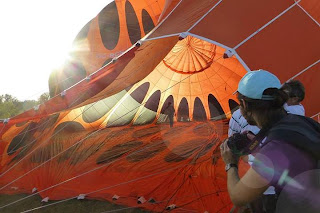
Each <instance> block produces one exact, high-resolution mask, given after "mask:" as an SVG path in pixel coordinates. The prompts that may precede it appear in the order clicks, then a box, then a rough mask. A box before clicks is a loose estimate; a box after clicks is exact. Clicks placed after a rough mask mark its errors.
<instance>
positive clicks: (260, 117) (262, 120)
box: [254, 110, 287, 129]
mask: <svg viewBox="0 0 320 213" xmlns="http://www.w3.org/2000/svg"><path fill="white" fill-rule="evenodd" d="M286 115H287V113H286V112H285V111H284V110H279V111H278V112H274V113H260V114H255V115H254V119H255V121H256V123H257V126H258V127H259V128H260V129H262V128H270V127H271V126H272V125H273V124H275V123H277V122H278V121H279V120H281V119H282V118H283V117H285V116H286Z"/></svg>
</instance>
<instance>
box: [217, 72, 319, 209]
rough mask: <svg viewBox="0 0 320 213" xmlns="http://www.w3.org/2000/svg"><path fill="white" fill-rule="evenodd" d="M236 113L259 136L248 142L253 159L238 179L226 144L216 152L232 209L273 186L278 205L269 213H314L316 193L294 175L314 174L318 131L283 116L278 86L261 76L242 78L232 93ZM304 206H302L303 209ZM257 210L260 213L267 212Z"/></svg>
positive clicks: (299, 118) (305, 122)
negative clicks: (238, 106)
mask: <svg viewBox="0 0 320 213" xmlns="http://www.w3.org/2000/svg"><path fill="white" fill-rule="evenodd" d="M237 97H238V100H239V102H240V111H241V114H242V115H243V116H244V118H245V119H246V120H247V122H248V123H249V124H250V125H256V126H258V127H259V128H260V129H261V130H260V132H259V133H258V134H257V135H256V136H254V135H250V134H249V133H248V134H247V135H246V138H248V139H249V140H248V141H250V142H249V145H248V146H247V148H248V150H249V151H248V153H252V154H253V155H254V156H255V159H254V162H253V165H252V167H251V168H250V169H249V170H248V171H247V173H246V174H245V175H244V176H243V177H242V178H241V179H240V178H239V175H238V166H237V165H238V156H237V155H236V154H235V152H233V150H232V149H231V148H230V147H229V146H230V143H228V142H229V140H230V139H227V140H226V141H224V142H223V143H222V144H221V146H220V149H221V156H222V159H223V161H224V162H225V164H226V168H225V170H226V172H227V184H228V192H229V196H230V198H231V201H232V202H233V204H234V205H236V206H243V205H246V204H247V203H250V202H252V201H254V200H256V199H258V198H260V196H261V195H262V194H263V192H265V190H266V189H267V188H268V187H269V186H274V187H275V190H276V193H277V196H278V201H277V207H276V210H271V211H272V212H293V213H294V212H304V213H311V212H320V197H319V196H317V194H318V195H319V194H320V189H319V188H316V187H315V185H314V184H313V182H312V181H310V180H313V179H312V178H311V175H307V176H306V178H304V179H303V180H306V181H301V179H299V177H300V176H299V175H301V174H302V175H305V173H306V172H308V171H313V170H314V169H316V168H317V166H318V165H317V160H319V159H320V152H319V150H320V125H319V124H318V123H317V122H315V121H313V120H312V119H310V118H306V117H304V116H297V115H293V114H287V112H286V111H285V110H284V108H283V105H284V103H286V101H287V99H288V95H287V94H286V93H285V91H283V90H282V89H281V83H280V80H279V79H278V78H277V77H276V76H275V75H273V74H272V73H270V72H268V71H265V70H258V71H251V72H248V73H247V74H246V75H244V76H243V78H242V79H241V80H240V82H239V85H238V90H237ZM317 190H318V191H317ZM306 204H307V205H306ZM271 211H267V210H266V209H263V210H262V212H271Z"/></svg>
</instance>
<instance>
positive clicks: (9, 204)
mask: <svg viewBox="0 0 320 213" xmlns="http://www.w3.org/2000/svg"><path fill="white" fill-rule="evenodd" d="M144 149H145V148H144ZM144 149H141V150H137V151H135V152H132V153H131V154H129V155H128V156H130V155H132V154H136V153H138V152H141V151H143V150H144ZM124 157H126V156H125V155H124V156H123V157H121V158H118V159H116V160H114V161H112V162H110V163H107V164H104V165H102V166H100V167H97V168H95V169H92V170H90V171H87V172H85V173H82V174H80V175H78V176H75V177H72V178H70V179H67V180H65V181H63V182H60V183H58V184H55V185H52V186H50V187H48V188H46V189H43V190H41V191H38V192H36V193H34V194H31V195H28V196H26V197H24V198H20V199H18V200H15V201H13V202H11V203H8V204H6V205H4V206H1V207H0V209H3V208H5V207H8V206H11V205H12V204H15V203H18V202H20V201H22V200H25V199H28V198H30V197H33V196H34V195H36V194H40V193H41V192H44V191H47V190H49V189H51V188H54V187H56V186H58V185H61V184H63V183H66V182H69V181H70V180H73V179H76V178H77V177H80V176H82V175H85V174H88V173H90V172H92V171H95V170H98V169H100V168H102V167H105V166H107V165H110V164H112V163H114V162H116V161H118V160H120V159H123V158H124ZM209 159H210V158H209ZM207 160H208V159H205V160H203V161H200V162H198V163H202V162H205V161H207ZM184 166H186V165H180V166H177V167H174V168H170V169H167V170H162V171H160V172H157V173H153V174H150V175H146V176H143V177H140V178H136V179H134V180H130V181H127V182H123V183H119V184H115V185H112V186H108V187H105V188H102V189H98V190H95V191H93V192H89V193H87V194H86V195H89V194H93V193H96V192H99V191H103V190H106V189H110V188H114V187H116V186H120V185H124V184H127V183H132V182H135V181H138V180H142V179H145V178H148V177H153V176H155V175H158V174H161V173H164V172H167V171H171V170H175V169H177V168H181V167H184ZM76 197H78V196H75V197H73V198H76ZM70 199H71V198H68V199H67V200H70ZM64 201H65V200H63V201H61V202H60V201H58V202H59V203H62V202H64ZM54 204H55V203H52V204H48V205H54ZM48 205H45V206H42V207H38V208H43V207H46V206H48ZM38 208H36V209H38ZM32 210H33V209H32Z"/></svg>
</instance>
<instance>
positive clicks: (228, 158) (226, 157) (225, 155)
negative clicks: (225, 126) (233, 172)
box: [220, 139, 239, 164]
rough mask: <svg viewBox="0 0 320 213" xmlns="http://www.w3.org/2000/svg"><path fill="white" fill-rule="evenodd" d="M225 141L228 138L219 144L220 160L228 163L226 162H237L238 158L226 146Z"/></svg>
mask: <svg viewBox="0 0 320 213" xmlns="http://www.w3.org/2000/svg"><path fill="white" fill-rule="evenodd" d="M227 141H228V139H226V140H224V141H223V142H222V144H221V145H220V152H221V157H222V160H223V161H224V163H225V164H228V163H233V164H238V161H239V158H238V157H237V156H235V155H234V154H232V152H231V150H230V148H229V147H228V144H227Z"/></svg>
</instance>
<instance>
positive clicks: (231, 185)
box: [220, 141, 269, 206]
mask: <svg viewBox="0 0 320 213" xmlns="http://www.w3.org/2000/svg"><path fill="white" fill-rule="evenodd" d="M220 148H221V156H222V158H223V161H224V162H225V163H226V164H228V163H235V164H237V163H238V160H237V159H236V158H235V156H233V154H232V153H231V151H230V149H229V147H228V145H227V142H226V141H225V142H224V143H223V144H221V146H220ZM227 173H228V174H227V181H228V182H227V183H228V192H229V196H230V199H231V201H232V203H233V204H234V205H236V206H243V205H245V204H247V203H250V202H251V201H253V200H255V199H257V198H258V197H259V195H261V194H262V193H263V192H264V191H265V190H266V189H267V188H268V187H269V183H268V181H267V180H265V179H264V178H263V177H261V176H260V175H259V174H258V173H256V172H255V171H254V170H253V169H252V168H250V169H249V170H248V172H247V173H246V174H245V175H244V176H243V177H242V178H241V179H240V178H239V174H238V169H237V168H235V167H231V168H230V169H229V170H228V172H227Z"/></svg>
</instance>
